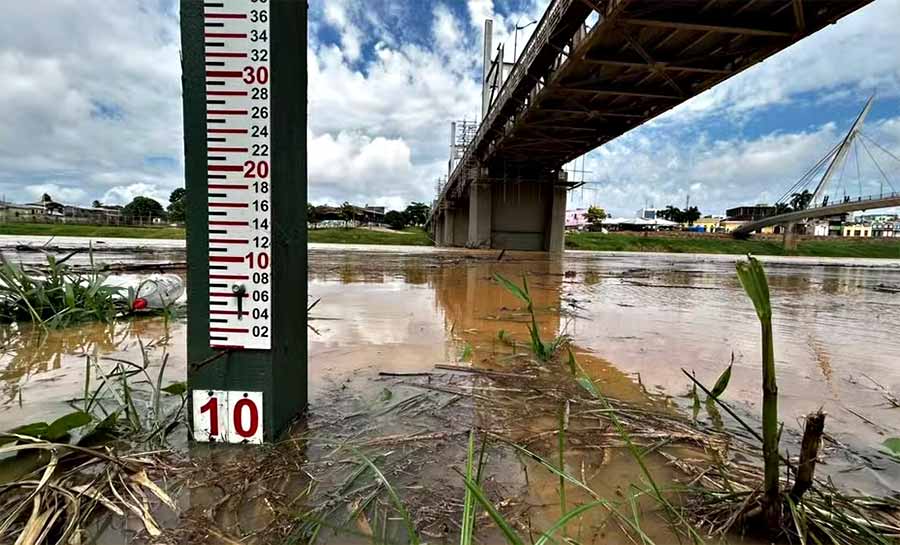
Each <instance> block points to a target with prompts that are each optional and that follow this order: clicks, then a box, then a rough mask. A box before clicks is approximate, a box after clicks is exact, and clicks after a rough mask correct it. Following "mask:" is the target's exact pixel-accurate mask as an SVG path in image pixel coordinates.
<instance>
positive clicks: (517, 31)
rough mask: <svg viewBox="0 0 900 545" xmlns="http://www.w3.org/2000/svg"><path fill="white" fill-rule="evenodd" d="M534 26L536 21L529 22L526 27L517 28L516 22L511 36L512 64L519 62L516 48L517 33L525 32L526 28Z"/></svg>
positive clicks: (517, 23)
mask: <svg viewBox="0 0 900 545" xmlns="http://www.w3.org/2000/svg"><path fill="white" fill-rule="evenodd" d="M536 24H537V21H531V22H530V23H528V24H527V25H523V26H519V22H518V21H516V31H515V33H514V34H513V62H514V63H518V62H519V57H518V54H519V49H518V47H517V46H518V41H519V31H520V30H525V29H526V28H528V27H530V26H531V25H536Z"/></svg>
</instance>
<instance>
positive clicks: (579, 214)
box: [566, 208, 590, 231]
mask: <svg viewBox="0 0 900 545" xmlns="http://www.w3.org/2000/svg"><path fill="white" fill-rule="evenodd" d="M587 213H588V209H587V208H574V209H572V210H566V229H569V230H571V231H583V230H584V229H585V228H587V226H588V225H590V222H589V221H588V217H587Z"/></svg>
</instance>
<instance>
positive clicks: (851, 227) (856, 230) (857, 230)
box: [841, 223, 872, 238]
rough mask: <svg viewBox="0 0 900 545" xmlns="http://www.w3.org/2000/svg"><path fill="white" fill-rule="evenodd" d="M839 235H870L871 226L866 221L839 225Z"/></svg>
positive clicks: (854, 236)
mask: <svg viewBox="0 0 900 545" xmlns="http://www.w3.org/2000/svg"><path fill="white" fill-rule="evenodd" d="M841 236H844V237H853V238H856V237H871V236H872V226H871V225H870V224H868V223H848V224H846V225H844V226H843V227H841Z"/></svg>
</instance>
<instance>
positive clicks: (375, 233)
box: [0, 223, 900, 259]
mask: <svg viewBox="0 0 900 545" xmlns="http://www.w3.org/2000/svg"><path fill="white" fill-rule="evenodd" d="M0 235H19V236H75V237H103V238H106V237H108V238H146V239H174V240H183V239H184V229H182V228H180V227H117V226H97V225H65V224H33V223H15V224H0ZM309 241H310V242H315V243H327V244H379V245H397V246H429V245H431V240H430V238H429V236H428V233H427V232H425V231H424V230H422V229H420V228H417V227H408V228H406V229H404V230H403V231H390V230H388V229H366V228H351V229H344V228H324V229H310V230H309ZM566 249H568V250H583V251H598V252H599V251H609V252H661V253H696V254H733V255H747V254H753V255H774V256H805V257H859V258H882V259H900V240H896V241H895V240H886V239H859V238H852V239H848V238H827V239H825V238H820V239H812V238H807V239H802V240H800V241H799V244H798V246H797V249H796V250H793V251H789V250H786V249H785V248H784V246H783V245H782V243H781V240H780V239H778V238H763V237H756V238H751V239H749V240H737V239H732V238H727V237H721V236H715V235H690V236H672V235H666V234H656V233H646V234H644V233H609V234H603V233H584V232H581V233H568V234H567V235H566Z"/></svg>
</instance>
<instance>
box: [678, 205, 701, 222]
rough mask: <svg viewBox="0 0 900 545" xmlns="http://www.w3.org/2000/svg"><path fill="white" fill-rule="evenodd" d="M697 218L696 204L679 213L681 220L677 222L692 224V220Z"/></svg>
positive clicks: (698, 210) (698, 213) (698, 214)
mask: <svg viewBox="0 0 900 545" xmlns="http://www.w3.org/2000/svg"><path fill="white" fill-rule="evenodd" d="M698 219H700V209H699V208H697V207H696V206H692V207H690V208H688V209H687V210H685V211H684V212H683V213H682V214H681V221H680V222H679V223H687V224H688V225H694V222H695V221H697V220H698Z"/></svg>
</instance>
